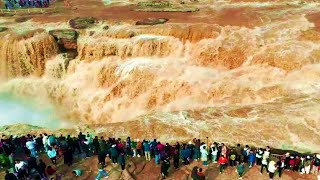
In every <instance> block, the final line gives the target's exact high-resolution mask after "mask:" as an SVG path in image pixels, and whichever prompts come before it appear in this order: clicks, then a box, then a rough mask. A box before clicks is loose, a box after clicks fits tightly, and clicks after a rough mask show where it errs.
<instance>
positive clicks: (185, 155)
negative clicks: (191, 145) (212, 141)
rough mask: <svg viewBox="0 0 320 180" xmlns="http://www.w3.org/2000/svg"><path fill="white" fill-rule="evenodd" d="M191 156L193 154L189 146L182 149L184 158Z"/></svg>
mask: <svg viewBox="0 0 320 180" xmlns="http://www.w3.org/2000/svg"><path fill="white" fill-rule="evenodd" d="M190 156H191V150H190V149H188V148H187V149H183V150H181V157H182V158H183V159H185V158H188V157H190Z"/></svg>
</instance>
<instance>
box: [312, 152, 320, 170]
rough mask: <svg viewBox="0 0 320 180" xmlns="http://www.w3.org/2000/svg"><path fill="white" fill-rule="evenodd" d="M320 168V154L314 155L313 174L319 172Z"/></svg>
mask: <svg viewBox="0 0 320 180" xmlns="http://www.w3.org/2000/svg"><path fill="white" fill-rule="evenodd" d="M319 168H320V154H316V155H314V160H313V163H312V174H316V175H318V174H319Z"/></svg>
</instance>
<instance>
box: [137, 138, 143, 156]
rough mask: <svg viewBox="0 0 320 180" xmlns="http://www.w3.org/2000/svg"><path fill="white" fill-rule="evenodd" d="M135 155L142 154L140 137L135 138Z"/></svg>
mask: <svg viewBox="0 0 320 180" xmlns="http://www.w3.org/2000/svg"><path fill="white" fill-rule="evenodd" d="M137 156H138V157H141V156H142V142H141V141H140V139H137Z"/></svg>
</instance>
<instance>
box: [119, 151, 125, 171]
mask: <svg viewBox="0 0 320 180" xmlns="http://www.w3.org/2000/svg"><path fill="white" fill-rule="evenodd" d="M119 164H120V166H121V169H122V170H124V169H125V167H126V160H125V154H124V152H121V154H120V156H119Z"/></svg>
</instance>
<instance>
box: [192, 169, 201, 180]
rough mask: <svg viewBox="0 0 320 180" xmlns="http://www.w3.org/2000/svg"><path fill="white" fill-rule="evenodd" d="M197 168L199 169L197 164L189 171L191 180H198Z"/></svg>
mask: <svg viewBox="0 0 320 180" xmlns="http://www.w3.org/2000/svg"><path fill="white" fill-rule="evenodd" d="M198 169H199V167H198V166H194V167H193V169H192V171H191V178H192V179H193V180H199V176H198Z"/></svg>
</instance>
